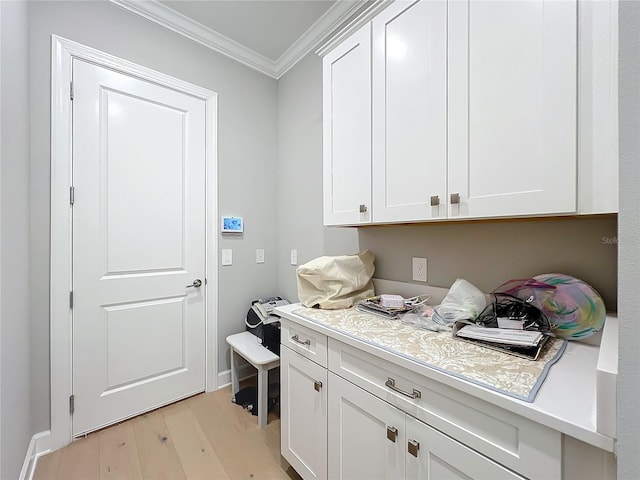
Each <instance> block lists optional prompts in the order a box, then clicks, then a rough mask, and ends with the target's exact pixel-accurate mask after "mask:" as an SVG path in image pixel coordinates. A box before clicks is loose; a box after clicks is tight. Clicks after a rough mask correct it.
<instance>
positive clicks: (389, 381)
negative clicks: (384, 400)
mask: <svg viewBox="0 0 640 480" xmlns="http://www.w3.org/2000/svg"><path fill="white" fill-rule="evenodd" d="M384 384H385V385H386V386H387V387H389V388H390V389H391V390H393V391H394V392H398V393H399V394H401V395H404V396H405V397H409V398H413V399H416V398H421V397H422V394H421V393H420V390H416V389H415V388H414V389H413V393H409V392H405V391H404V390H400V389H399V388H398V387H396V381H395V380H394V379H393V378H391V377H389V378H388V379H387V381H386V382H384Z"/></svg>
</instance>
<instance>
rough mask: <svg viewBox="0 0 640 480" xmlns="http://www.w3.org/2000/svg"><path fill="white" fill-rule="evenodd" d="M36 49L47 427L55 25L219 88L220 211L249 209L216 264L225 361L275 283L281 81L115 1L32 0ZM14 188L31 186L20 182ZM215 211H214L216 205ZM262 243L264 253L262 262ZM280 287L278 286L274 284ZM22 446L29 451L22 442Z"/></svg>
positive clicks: (224, 365) (37, 307)
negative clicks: (250, 312)
mask: <svg viewBox="0 0 640 480" xmlns="http://www.w3.org/2000/svg"><path fill="white" fill-rule="evenodd" d="M28 5H29V12H30V21H31V25H30V41H31V45H30V54H31V63H30V68H31V89H30V94H31V127H32V138H31V191H32V192H33V194H32V204H31V245H30V253H31V258H32V264H31V288H30V292H31V294H32V298H31V303H32V315H31V332H32V334H31V335H32V338H31V347H32V348H31V354H32V362H33V363H32V368H31V377H32V382H31V385H32V399H33V402H32V415H33V432H38V431H42V430H46V429H48V428H49V403H50V400H49V297H48V291H49V229H50V225H49V192H50V185H49V182H50V167H49V158H50V156H49V149H50V142H49V126H50V125H49V124H50V105H49V103H50V99H49V90H50V87H49V85H50V63H51V61H50V45H51V34H57V35H60V36H62V37H65V38H68V39H70V40H73V41H76V42H79V43H82V44H85V45H88V46H90V47H93V48H97V49H98V50H101V51H104V52H107V53H110V54H113V55H116V56H119V57H121V58H124V59H126V60H129V61H132V62H134V63H137V64H139V65H143V66H145V67H149V68H152V69H154V70H157V71H160V72H163V73H166V74H169V75H172V76H175V77H177V78H180V79H182V80H185V81H188V82H191V83H194V84H196V85H199V86H202V87H204V88H208V89H210V90H212V91H214V92H217V93H218V106H219V110H218V175H219V195H218V198H219V211H220V214H227V215H236V216H243V217H244V220H245V233H244V235H243V236H242V237H240V238H222V237H221V236H220V237H219V238H220V243H219V248H232V249H233V259H234V264H233V266H229V267H221V268H220V269H219V272H220V275H219V287H220V288H219V291H220V294H219V299H220V302H219V308H218V321H219V329H218V335H219V340H220V341H219V352H218V353H219V362H220V365H219V370H221V371H223V370H225V369H228V368H229V365H228V350H227V346H226V342H225V337H226V336H227V335H229V334H230V333H235V332H238V331H240V330H242V329H244V315H245V314H246V310H247V308H248V305H249V304H250V300H251V298H253V297H256V296H259V295H263V294H265V293H271V292H265V285H270V284H271V283H275V278H276V267H275V251H276V229H275V228H274V225H275V223H276V204H277V202H276V195H275V193H274V185H275V183H276V155H277V118H276V111H277V105H276V93H277V82H276V81H275V80H273V79H270V78H268V77H266V76H265V75H263V74H260V73H258V72H256V71H254V70H251V69H249V68H247V67H245V66H243V65H241V64H240V63H238V62H235V61H233V60H231V59H228V58H227V57H224V56H222V55H220V54H217V53H215V52H213V51H212V50H210V49H208V48H205V47H204V46H201V45H199V44H197V43H194V42H193V41H191V40H188V39H186V38H184V37H182V36H179V35H177V34H175V33H173V32H171V31H169V30H167V29H165V28H162V27H160V26H158V25H155V24H153V23H151V22H149V21H147V20H144V19H142V18H141V17H138V16H136V15H132V14H131V13H129V12H127V11H125V10H123V9H121V8H120V7H118V6H116V5H114V4H111V3H108V2H29V4H28ZM16 188H21V189H23V190H28V188H29V185H28V184H27V183H25V182H22V183H21V184H20V185H19V186H17V187H16ZM212 214H213V215H217V212H212ZM256 248H264V249H265V254H266V262H265V263H264V264H262V265H257V264H256V263H255V249H256ZM274 291H275V288H274ZM23 455H24V450H23Z"/></svg>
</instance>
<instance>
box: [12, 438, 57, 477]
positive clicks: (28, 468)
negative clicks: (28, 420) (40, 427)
mask: <svg viewBox="0 0 640 480" xmlns="http://www.w3.org/2000/svg"><path fill="white" fill-rule="evenodd" d="M50 451H51V431H50V430H45V431H44V432H40V433H36V434H35V435H34V436H33V437H31V441H30V442H29V446H28V447H27V453H26V455H25V457H24V463H23V464H22V470H20V476H19V477H18V478H19V480H31V479H32V478H33V474H34V473H35V472H36V465H37V464H38V458H40V457H42V456H43V455H46V454H47V453H49V452H50Z"/></svg>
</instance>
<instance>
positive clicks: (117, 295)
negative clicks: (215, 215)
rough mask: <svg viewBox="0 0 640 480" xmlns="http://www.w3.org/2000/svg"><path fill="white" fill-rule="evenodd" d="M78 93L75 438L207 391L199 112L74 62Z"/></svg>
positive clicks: (164, 93)
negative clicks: (199, 283)
mask: <svg viewBox="0 0 640 480" xmlns="http://www.w3.org/2000/svg"><path fill="white" fill-rule="evenodd" d="M73 82H74V100H73V183H74V187H75V201H74V204H73V310H72V311H73V394H74V398H75V413H74V415H73V435H74V436H77V435H79V434H82V433H85V432H88V431H91V430H95V429H97V428H100V427H103V426H105V425H108V424H111V423H114V422H117V421H119V420H122V419H124V418H127V417H131V416H133V415H136V414H139V413H141V412H144V411H148V410H150V409H153V408H156V407H159V406H161V405H164V404H167V403H170V402H172V401H175V400H177V399H180V398H183V397H186V396H189V395H191V394H194V393H197V392H201V391H203V390H204V388H205V302H204V294H205V292H204V289H205V277H204V272H205V227H204V226H205V102H204V101H202V100H201V99H197V98H194V97H191V96H189V95H186V94H184V93H181V92H177V91H175V90H172V89H169V88H166V87H163V86H159V85H157V84H154V83H150V82H147V81H144V80H141V79H137V78H134V77H132V76H128V75H125V74H122V73H118V72H115V71H112V70H110V69H107V68H103V67H100V66H96V65H93V64H90V63H86V62H83V61H80V60H77V59H76V60H74V61H73ZM194 281H196V284H197V283H198V281H200V282H202V284H201V286H192V285H193V282H194Z"/></svg>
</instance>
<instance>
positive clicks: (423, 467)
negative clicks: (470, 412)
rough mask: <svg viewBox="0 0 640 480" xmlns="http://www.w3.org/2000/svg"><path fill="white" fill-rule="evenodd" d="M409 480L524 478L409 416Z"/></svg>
mask: <svg viewBox="0 0 640 480" xmlns="http://www.w3.org/2000/svg"><path fill="white" fill-rule="evenodd" d="M406 428H407V448H406V452H407V453H406V476H407V478H424V479H428V480H441V479H447V480H451V479H461V480H462V479H464V480H468V479H470V478H475V479H480V478H487V479H489V478H490V479H492V480H500V479H511V480H514V479H522V478H523V477H521V476H519V475H516V474H515V473H513V472H512V471H511V470H508V469H506V468H505V467H503V466H502V465H499V464H497V463H495V462H494V461H492V460H490V459H489V458H487V457H484V456H482V455H480V454H479V453H478V452H476V451H474V450H471V449H470V448H469V447H466V446H465V445H463V444H461V443H458V442H457V441H455V440H454V439H452V438H451V437H448V436H446V435H444V434H443V433H440V432H439V431H438V430H435V429H433V428H431V427H429V426H428V425H426V424H424V423H422V422H420V421H418V420H416V419H415V418H413V417H410V416H408V415H407V418H406Z"/></svg>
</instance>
